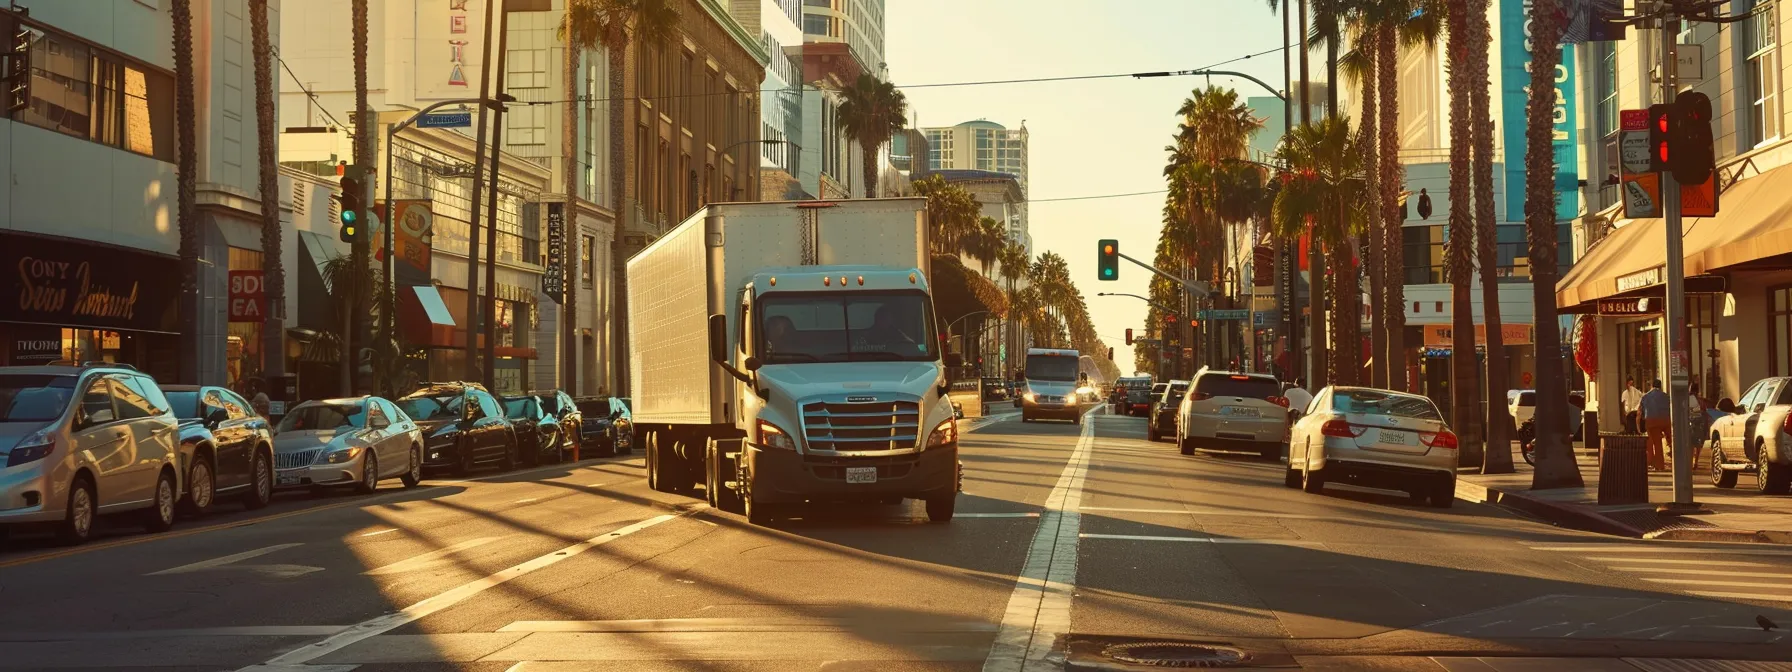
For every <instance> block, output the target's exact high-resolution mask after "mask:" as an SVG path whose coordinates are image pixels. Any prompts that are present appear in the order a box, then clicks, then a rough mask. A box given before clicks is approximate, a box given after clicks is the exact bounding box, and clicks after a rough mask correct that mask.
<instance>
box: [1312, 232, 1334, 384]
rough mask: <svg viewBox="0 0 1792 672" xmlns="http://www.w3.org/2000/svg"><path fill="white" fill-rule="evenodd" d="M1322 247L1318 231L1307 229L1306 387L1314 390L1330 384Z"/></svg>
mask: <svg viewBox="0 0 1792 672" xmlns="http://www.w3.org/2000/svg"><path fill="white" fill-rule="evenodd" d="M1325 268H1326V266H1325V247H1324V246H1323V245H1320V244H1319V235H1318V231H1316V230H1315V229H1314V228H1312V227H1309V228H1308V229H1307V306H1308V313H1309V314H1308V315H1307V348H1308V351H1309V352H1311V353H1313V357H1312V363H1313V366H1312V367H1311V370H1310V371H1308V375H1309V376H1310V377H1309V378H1308V379H1307V382H1308V383H1309V385H1308V388H1307V389H1310V390H1318V389H1321V388H1324V387H1325V386H1326V385H1330V384H1331V369H1330V362H1329V358H1328V357H1326V355H1327V351H1326V349H1327V348H1329V347H1331V346H1330V345H1328V344H1327V340H1328V339H1327V338H1326V325H1327V320H1326V311H1325V307H1326V301H1325V299H1326V293H1325V286H1326V278H1325Z"/></svg>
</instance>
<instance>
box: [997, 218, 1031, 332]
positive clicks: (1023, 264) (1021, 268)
mask: <svg viewBox="0 0 1792 672" xmlns="http://www.w3.org/2000/svg"><path fill="white" fill-rule="evenodd" d="M1028 261H1029V260H1028V259H1027V248H1025V247H1022V246H1021V244H1020V243H1017V242H1014V241H1012V240H1010V241H1008V242H1007V244H1006V245H1003V246H1002V251H1001V252H999V253H997V255H996V263H997V264H998V265H999V266H1000V268H999V272H1000V273H1001V275H1002V279H1003V280H1005V281H1007V285H1008V286H1007V291H1008V305H1009V306H1011V308H1010V309H1009V313H1008V317H1007V322H1008V324H1007V330H1006V331H1007V335H1006V336H1005V337H1004V340H1003V342H1004V343H1007V344H1008V351H1009V352H1019V351H1024V349H1023V348H1021V343H1020V341H1019V340H1017V339H1016V338H1015V335H1016V333H1015V331H1014V329H1015V327H1016V326H1020V325H1023V324H1025V323H1024V320H1025V319H1026V316H1025V315H1023V314H1022V313H1021V311H1020V308H1019V298H1020V297H1019V293H1020V292H1019V290H1018V289H1017V287H1018V285H1019V283H1020V280H1021V278H1024V277H1027V262H1028Z"/></svg>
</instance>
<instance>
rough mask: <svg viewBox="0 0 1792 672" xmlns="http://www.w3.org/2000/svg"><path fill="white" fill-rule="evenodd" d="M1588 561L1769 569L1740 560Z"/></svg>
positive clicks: (1640, 559)
mask: <svg viewBox="0 0 1792 672" xmlns="http://www.w3.org/2000/svg"><path fill="white" fill-rule="evenodd" d="M1587 559H1588V560H1598V561H1600V562H1612V563H1617V562H1641V563H1647V564H1651V565H1724V566H1727V567H1769V566H1771V565H1768V564H1767V563H1765V562H1743V561H1740V560H1703V559H1701V560H1670V559H1668V558H1600V557H1588V558H1587Z"/></svg>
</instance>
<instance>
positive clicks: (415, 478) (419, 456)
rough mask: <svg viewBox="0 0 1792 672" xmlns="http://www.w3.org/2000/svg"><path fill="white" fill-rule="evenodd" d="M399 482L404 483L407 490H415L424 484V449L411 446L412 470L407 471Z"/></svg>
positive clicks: (399, 478)
mask: <svg viewBox="0 0 1792 672" xmlns="http://www.w3.org/2000/svg"><path fill="white" fill-rule="evenodd" d="M398 480H400V481H402V482H404V487H407V488H415V487H417V485H418V484H420V483H422V482H423V448H421V447H418V446H411V468H410V469H406V470H405V472H404V475H403V476H400V477H398Z"/></svg>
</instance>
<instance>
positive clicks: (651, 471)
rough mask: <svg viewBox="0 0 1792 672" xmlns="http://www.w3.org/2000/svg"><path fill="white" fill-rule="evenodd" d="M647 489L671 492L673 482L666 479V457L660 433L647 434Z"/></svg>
mask: <svg viewBox="0 0 1792 672" xmlns="http://www.w3.org/2000/svg"><path fill="white" fill-rule="evenodd" d="M646 443H647V446H646V447H647V487H648V488H651V489H653V490H658V491H660V492H671V491H672V481H671V480H669V479H667V478H666V456H665V455H664V452H663V449H662V448H660V433H659V432H647V437H646Z"/></svg>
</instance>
